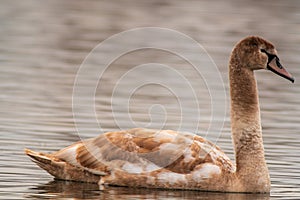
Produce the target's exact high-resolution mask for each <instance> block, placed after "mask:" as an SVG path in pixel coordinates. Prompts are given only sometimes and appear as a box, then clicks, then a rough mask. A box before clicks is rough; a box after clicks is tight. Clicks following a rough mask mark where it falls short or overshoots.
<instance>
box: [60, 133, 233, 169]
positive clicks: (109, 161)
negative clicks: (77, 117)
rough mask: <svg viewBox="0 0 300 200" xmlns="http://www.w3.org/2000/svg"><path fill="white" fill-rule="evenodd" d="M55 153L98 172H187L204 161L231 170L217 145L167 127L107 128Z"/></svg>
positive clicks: (79, 165) (228, 161) (227, 160)
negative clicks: (162, 170) (94, 135)
mask: <svg viewBox="0 0 300 200" xmlns="http://www.w3.org/2000/svg"><path fill="white" fill-rule="evenodd" d="M55 156H57V157H58V158H60V159H62V160H65V161H66V162H69V163H70V164H72V165H74V166H78V167H83V168H84V169H86V170H88V171H90V172H92V173H96V174H99V175H106V174H109V173H110V171H111V170H121V171H125V172H128V173H146V172H152V171H156V170H159V169H166V170H168V171H171V172H175V173H190V172H192V171H193V170H195V169H196V168H197V169H199V166H201V165H203V164H207V163H210V164H211V165H216V166H219V167H223V166H224V164H225V167H227V168H228V169H229V170H233V169H232V168H233V165H232V163H231V162H230V160H229V159H228V158H227V157H226V156H225V154H224V153H223V152H222V151H221V150H220V149H219V148H218V147H216V146H214V145H213V144H211V143H209V142H208V141H206V140H205V139H203V138H202V137H200V136H196V135H193V134H190V133H177V132H175V131H170V130H152V129H143V128H136V129H130V130H127V131H119V132H108V133H105V134H102V135H100V136H98V137H96V138H93V139H89V140H86V141H82V142H79V143H76V144H73V145H71V146H70V147H67V148H65V149H62V150H61V151H59V152H57V153H55ZM226 165H227V166H226Z"/></svg>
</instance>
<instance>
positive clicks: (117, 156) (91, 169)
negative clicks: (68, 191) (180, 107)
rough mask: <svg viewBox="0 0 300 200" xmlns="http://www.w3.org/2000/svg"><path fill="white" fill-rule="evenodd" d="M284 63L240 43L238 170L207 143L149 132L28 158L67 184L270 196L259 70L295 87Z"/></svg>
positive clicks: (267, 46) (236, 58)
mask: <svg viewBox="0 0 300 200" xmlns="http://www.w3.org/2000/svg"><path fill="white" fill-rule="evenodd" d="M277 59H278V57H277V56H276V50H275V49H274V46H273V45H272V44H271V43H269V42H267V41H266V40H264V39H262V38H259V37H254V36H252V37H248V38H246V39H244V40H242V41H241V42H239V43H238V44H237V45H236V46H235V48H234V50H233V52H232V55H231V59H230V63H229V77H230V94H231V123H232V138H233V143H234V148H235V155H236V164H233V163H232V162H231V161H230V159H229V158H228V157H227V156H226V155H225V154H224V153H223V152H222V151H221V149H220V148H219V147H217V146H215V145H214V144H212V143H210V142H209V141H206V140H205V139H204V138H202V137H200V136H197V135H194V134H191V133H178V132H174V131H170V130H163V131H161V130H150V129H143V128H136V129H130V130H126V131H119V132H108V133H105V134H101V135H100V136H98V137H96V138H93V139H88V140H84V141H80V142H77V143H75V144H73V145H71V146H69V147H67V148H65V149H62V150H60V151H58V152H55V153H52V154H43V153H37V152H33V151H31V150H26V154H27V155H29V156H30V157H31V158H32V159H33V161H35V162H36V163H37V164H38V165H39V166H40V167H41V168H43V169H45V170H47V171H48V172H49V173H50V174H52V175H53V176H54V177H56V178H59V179H65V180H75V181H84V182H95V183H99V184H100V185H103V184H107V185H118V186H129V187H147V188H169V189H189V190H206V191H223V192H260V193H267V192H269V191H270V178H269V172H268V168H267V165H266V162H265V156H264V147H263V141H262V132H261V124H260V110H259V102H258V95H257V88H256V81H255V78H254V73H253V70H256V69H266V68H269V69H270V70H272V71H274V72H275V73H277V74H279V75H281V76H283V77H285V78H287V79H290V80H292V81H293V78H292V77H291V75H290V74H289V73H288V72H287V71H285V69H284V68H282V66H281V65H280V64H278V63H279V59H278V60H277ZM279 65H280V66H279ZM276 67H278V69H277V68H276Z"/></svg>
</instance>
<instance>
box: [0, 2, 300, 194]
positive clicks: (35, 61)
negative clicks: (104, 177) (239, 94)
mask: <svg viewBox="0 0 300 200" xmlns="http://www.w3.org/2000/svg"><path fill="white" fill-rule="evenodd" d="M299 10H300V3H299V1H292V0H291V1H283V0H282V1H263V2H256V1H255V2H253V1H243V2H241V1H238V0H231V1H226V2H224V1H213V2H212V1H201V2H198V1H192V0H191V1H177V0H175V1H138V0H134V1H118V0H117V1H111V2H110V1H102V2H99V1H92V0H88V1H77V0H73V1H67V0H53V1H43V2H42V1H37V0H30V1H26V2H25V1H15V0H7V1H2V4H1V7H0V23H1V28H0V63H1V66H0V91H1V92H0V102H1V104H0V142H1V147H0V151H1V154H0V198H3V199H26V198H28V199H51V198H74V199H136V198H141V199H195V198H199V199H202V198H206V199H269V198H270V199H299V198H300V189H299V187H300V175H299V174H300V158H299V153H300V151H299V146H300V139H299V133H300V131H299V130H300V118H299V116H300V107H299V103H300V95H299V94H300V85H299V84H300V83H299V81H298V79H299V78H298V77H300V71H299V63H300V57H299V53H298V52H299V50H300V47H299V42H300V28H299V27H300V26H299V25H300V24H299V22H300V13H299ZM143 26H155V27H164V28H171V29H175V30H177V31H180V32H182V33H184V34H187V35H189V36H190V37H192V38H194V39H195V40H197V41H198V42H199V43H201V44H202V45H203V46H204V47H205V48H206V50H207V51H208V53H209V55H210V56H211V57H212V59H213V60H214V61H215V62H216V64H217V66H218V68H219V70H220V72H221V75H222V78H223V80H224V84H225V86H226V92H227V94H228V86H227V85H228V78H227V62H228V56H229V54H230V51H231V49H232V46H233V45H234V44H235V43H236V42H237V41H238V40H240V39H241V38H243V37H245V36H246V35H252V34H255V35H262V36H264V37H265V38H268V39H269V40H271V41H274V43H275V45H276V46H278V52H279V55H280V58H281V60H282V63H283V64H284V65H285V66H286V67H287V68H288V70H289V71H290V72H291V73H292V74H293V75H294V76H295V78H296V83H295V84H290V83H289V82H288V81H286V80H284V79H282V78H280V77H278V76H275V75H274V74H272V73H270V72H267V71H264V72H258V73H257V79H258V86H259V94H260V103H261V109H262V110H261V114H262V125H263V136H264V144H265V149H266V159H267V163H268V166H269V169H270V176H271V181H272V191H271V195H270V197H269V196H268V195H245V194H244V195H243V194H223V193H206V192H192V191H164V190H147V189H128V188H122V187H110V188H107V189H106V190H104V191H99V190H98V187H97V185H91V184H83V183H75V182H64V181H53V179H52V177H51V176H50V175H48V174H47V173H45V172H44V171H42V170H40V169H39V168H38V167H37V166H35V164H34V163H32V162H31V161H30V160H29V159H28V158H27V157H26V156H25V155H24V153H23V149H24V148H25V147H30V148H32V149H34V150H37V151H43V152H52V151H55V150H58V149H60V148H62V147H65V146H67V145H69V144H71V143H72V142H75V141H77V140H79V139H80V138H82V137H84V138H87V137H92V136H96V135H97V134H100V133H101V132H100V131H99V130H97V129H92V130H89V131H87V133H86V134H83V135H82V134H81V135H78V133H77V130H76V128H75V125H74V119H73V113H72V92H73V84H74V80H75V76H76V73H77V71H78V69H79V67H80V65H81V63H82V62H83V60H84V58H85V57H86V56H87V55H88V53H89V52H90V51H91V50H92V49H93V48H94V47H95V46H96V45H97V44H98V43H99V42H101V41H103V40H105V39H106V38H108V37H110V36H112V35H113V34H117V33H119V32H121V31H125V30H128V29H131V28H136V27H143ZM159 42H160V43H170V44H172V41H168V40H167V38H161V39H160V40H159ZM114 48H118V47H117V46H115V47H114V46H112V50H113V49H114ZM179 48H181V47H180V46H179ZM182 48H185V47H184V46H182ZM112 52H113V51H112ZM107 54H108V55H109V54H110V52H107ZM150 62H152V63H153V62H156V63H163V64H166V65H169V66H171V67H174V69H177V70H179V71H180V73H181V74H184V76H185V77H187V79H188V80H189V81H190V82H191V84H192V86H193V88H196V89H197V90H196V91H197V96H198V97H199V99H200V101H199V102H198V103H199V107H200V111H201V115H200V121H197V120H195V118H194V117H193V116H194V110H193V109H194V107H193V105H194V104H193V103H194V101H193V100H192V99H189V97H190V96H189V95H187V98H186V99H181V101H184V102H187V103H190V105H191V106H190V107H188V108H185V109H186V111H187V112H188V113H190V115H189V116H188V119H189V120H188V122H187V123H185V125H186V126H187V127H194V126H195V123H199V124H198V125H199V128H201V129H206V128H208V127H209V122H210V117H211V116H210V115H211V112H212V110H211V105H210V96H209V92H210V91H208V89H207V87H206V84H205V82H204V81H203V79H201V77H200V78H199V77H198V76H196V75H195V73H194V72H193V71H192V68H191V66H190V65H189V64H188V63H186V62H185V61H183V60H182V59H181V58H179V57H177V56H175V55H172V54H170V53H168V52H163V51H158V50H151V49H150V50H141V51H136V52H131V53H129V54H128V55H124V56H123V57H121V58H119V59H117V60H116V61H115V62H113V63H112V64H111V66H110V68H109V70H108V71H107V73H106V74H105V75H104V76H103V77H102V79H101V81H100V82H99V85H98V86H97V90H96V93H95V94H96V95H95V102H96V115H97V119H98V120H99V121H100V122H101V127H102V129H103V131H108V130H118V126H121V127H122V128H131V127H132V126H133V125H134V124H132V123H131V122H129V121H128V116H127V112H126V109H124V106H123V105H126V103H127V100H128V96H127V95H128V94H127V93H126V90H125V91H124V90H123V92H122V91H121V92H119V93H117V94H116V96H115V97H114V98H115V99H114V100H115V101H114V103H115V104H114V105H115V107H113V109H114V113H115V114H116V115H113V114H112V107H111V105H112V104H111V96H112V91H113V88H114V86H115V85H116V83H117V81H118V80H119V79H120V77H121V76H122V75H123V74H124V73H125V72H127V71H128V70H130V69H131V68H132V67H133V66H137V65H140V64H143V63H150ZM207 70H209V69H207ZM149 76H157V77H158V79H160V78H164V77H167V78H168V80H170V82H171V83H172V87H174V88H181V87H183V86H182V82H179V81H178V80H179V79H177V78H176V77H170V76H168V75H164V74H157V73H153V74H151V73H147V74H139V77H137V79H138V80H141V79H144V80H147V79H148V78H149ZM210 76H211V77H214V74H210ZM89 81H91V80H90V79H89V77H87V78H86V83H89ZM135 83H136V80H135V78H131V79H127V80H126V83H124V84H125V86H128V88H130V87H131V86H134V84H135ZM126 84H127V85H126ZM221 84H222V83H220V82H216V83H214V84H213V88H212V92H214V93H215V94H220V93H221V90H220V88H221V87H220V86H221ZM182 91H183V92H184V94H185V92H186V93H187V92H188V91H185V90H184V89H182ZM82 98H85V97H82ZM226 103H227V105H228V95H227V102H226ZM129 105H130V106H129V109H130V113H131V114H132V115H131V117H132V120H133V121H134V122H135V124H136V125H137V126H147V125H149V123H150V125H151V127H153V128H155V127H156V128H168V129H178V124H180V122H181V121H180V120H181V118H180V109H179V106H178V101H177V99H176V98H175V97H174V95H173V94H172V92H170V91H169V90H167V89H166V88H163V87H160V86H158V85H147V86H145V87H141V88H140V89H139V90H137V91H136V92H135V93H134V95H133V96H132V97H131V100H130V104H129ZM152 105H160V106H154V107H151V106H152ZM162 107H163V108H164V109H165V110H164V109H163V108H162ZM151 108H152V109H151ZM149 110H150V111H149ZM83 111H84V106H83ZM166 113H167V118H166V116H165V114H166ZM228 113H229V108H228V107H227V114H226V116H225V125H224V128H223V132H222V135H221V136H220V138H218V145H219V146H221V147H222V149H223V150H224V151H225V152H226V153H227V154H228V155H229V157H230V158H232V159H233V158H234V157H233V152H232V144H231V138H230V122H229V114H228ZM92 117H93V116H90V115H89V113H87V114H86V115H85V114H84V112H83V114H82V116H81V118H80V119H81V121H80V122H81V123H82V124H86V127H87V128H88V127H89V124H90V122H91V119H92ZM116 119H117V120H116ZM216 120H219V121H221V120H223V116H217V117H216ZM162 121H165V123H161V122H162ZM199 134H200V135H201V132H199ZM208 137H209V136H208ZM210 137H215V136H210Z"/></svg>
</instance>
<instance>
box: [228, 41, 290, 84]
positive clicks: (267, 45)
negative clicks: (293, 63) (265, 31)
mask: <svg viewBox="0 0 300 200" xmlns="http://www.w3.org/2000/svg"><path fill="white" fill-rule="evenodd" d="M233 55H234V56H235V57H236V58H237V59H238V60H239V62H240V63H243V67H247V68H249V69H251V70H258V69H268V70H270V71H272V72H274V73H275V74H278V75H279V76H282V77H284V78H286V79H288V80H290V81H292V82H294V78H293V77H292V75H291V74H290V73H289V72H288V71H286V69H285V68H284V67H283V66H282V65H281V63H280V60H279V57H278V55H277V51H276V49H275V47H274V45H273V44H272V43H271V42H269V41H267V40H265V39H263V38H261V37H258V36H249V37H246V38H245V39H243V40H241V41H240V42H239V43H238V44H237V45H236V46H235V48H234V50H233Z"/></svg>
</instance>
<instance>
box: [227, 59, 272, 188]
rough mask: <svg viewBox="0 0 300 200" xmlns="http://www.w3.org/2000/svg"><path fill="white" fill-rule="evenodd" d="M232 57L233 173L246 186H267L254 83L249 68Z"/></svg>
mask: <svg viewBox="0 0 300 200" xmlns="http://www.w3.org/2000/svg"><path fill="white" fill-rule="evenodd" d="M240 65H241V63H240V62H239V60H238V59H236V57H234V56H233V57H232V58H231V61H230V66H229V78H230V95H231V129H232V137H233V142H234V148H235V156H236V167H237V171H236V175H237V177H238V179H239V181H240V182H241V183H242V184H243V183H244V184H246V185H245V187H247V190H256V189H260V190H261V189H262V188H261V187H266V190H268V189H269V187H270V179H269V172H268V168H267V165H266V162H265V156H264V146H263V140H262V131H261V121H260V108H259V101H258V94H257V86H256V81H255V77H254V73H253V71H252V70H250V69H248V68H247V67H243V66H240Z"/></svg>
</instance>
